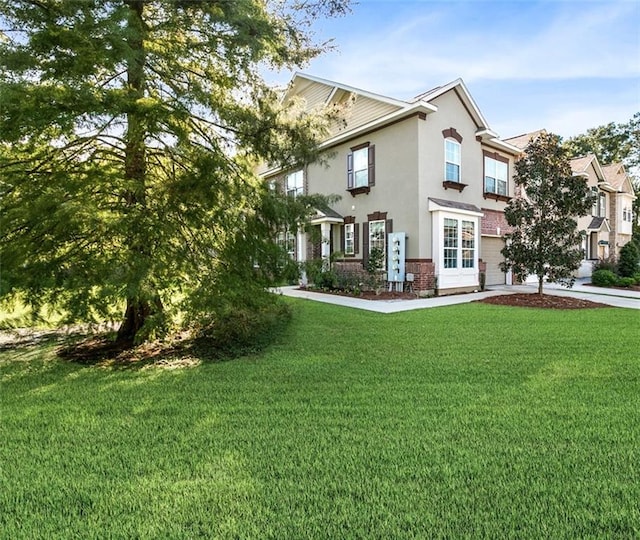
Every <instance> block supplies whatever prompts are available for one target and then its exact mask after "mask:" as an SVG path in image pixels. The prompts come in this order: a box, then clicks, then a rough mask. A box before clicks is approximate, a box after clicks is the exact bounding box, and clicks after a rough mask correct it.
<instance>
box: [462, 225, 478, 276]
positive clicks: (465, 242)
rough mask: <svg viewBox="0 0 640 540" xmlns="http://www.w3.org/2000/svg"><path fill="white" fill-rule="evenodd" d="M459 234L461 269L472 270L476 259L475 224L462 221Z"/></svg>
mask: <svg viewBox="0 0 640 540" xmlns="http://www.w3.org/2000/svg"><path fill="white" fill-rule="evenodd" d="M460 232H461V239H462V268H473V267H474V266H475V262H474V261H475V259H476V256H475V253H476V234H475V223H474V222H473V221H465V220H463V221H462V230H461V231H460Z"/></svg>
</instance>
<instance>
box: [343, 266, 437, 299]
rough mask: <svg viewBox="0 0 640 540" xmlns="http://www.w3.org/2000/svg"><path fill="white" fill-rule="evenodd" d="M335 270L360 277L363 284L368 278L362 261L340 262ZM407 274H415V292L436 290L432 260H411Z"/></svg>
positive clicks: (406, 267) (407, 267)
mask: <svg viewBox="0 0 640 540" xmlns="http://www.w3.org/2000/svg"><path fill="white" fill-rule="evenodd" d="M334 268H335V269H336V270H337V271H342V272H347V273H349V274H351V275H354V276H360V278H361V280H362V282H363V283H364V282H366V279H367V278H368V274H367V272H366V271H365V270H364V269H363V268H362V261H361V260H349V261H338V262H336V263H335V266H334ZM405 269H406V272H407V273H409V274H413V277H414V281H413V290H414V291H416V292H420V291H431V290H433V289H434V285H435V283H434V276H435V265H434V264H433V261H432V260H431V259H409V260H407V262H406V266H405Z"/></svg>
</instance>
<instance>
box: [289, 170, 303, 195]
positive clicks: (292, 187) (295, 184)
mask: <svg viewBox="0 0 640 540" xmlns="http://www.w3.org/2000/svg"><path fill="white" fill-rule="evenodd" d="M286 191H287V195H290V196H291V197H297V196H298V195H302V194H303V193H304V173H303V171H302V169H300V170H298V171H294V172H292V173H289V174H288V175H287V180H286Z"/></svg>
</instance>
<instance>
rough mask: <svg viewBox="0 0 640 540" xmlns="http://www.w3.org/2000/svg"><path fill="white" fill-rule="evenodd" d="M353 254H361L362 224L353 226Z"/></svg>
mask: <svg viewBox="0 0 640 540" xmlns="http://www.w3.org/2000/svg"><path fill="white" fill-rule="evenodd" d="M353 253H354V254H355V253H360V224H359V223H354V224H353Z"/></svg>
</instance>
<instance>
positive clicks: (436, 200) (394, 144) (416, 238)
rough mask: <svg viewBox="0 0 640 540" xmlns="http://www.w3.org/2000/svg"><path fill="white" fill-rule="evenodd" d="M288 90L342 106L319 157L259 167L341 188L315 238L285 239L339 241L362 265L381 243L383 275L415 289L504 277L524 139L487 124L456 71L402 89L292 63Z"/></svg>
mask: <svg viewBox="0 0 640 540" xmlns="http://www.w3.org/2000/svg"><path fill="white" fill-rule="evenodd" d="M293 98H295V99H298V100H299V99H302V100H304V103H305V105H306V109H307V110H309V111H311V110H314V109H317V108H321V107H325V106H331V105H337V106H340V105H343V106H344V109H345V110H346V115H345V116H344V118H342V119H341V120H340V121H336V122H334V123H333V126H332V130H331V133H330V135H329V137H328V138H327V139H326V140H325V141H324V142H323V143H322V145H321V148H322V150H323V152H324V160H325V163H313V164H306V165H304V166H302V167H300V168H299V169H295V170H290V171H281V170H275V169H271V170H263V171H262V174H263V176H264V177H265V178H266V179H267V180H268V181H269V182H275V184H276V185H279V186H281V189H283V190H285V191H286V192H287V193H291V194H292V195H295V194H297V193H321V194H326V195H331V194H337V195H340V196H341V199H340V200H339V201H338V202H336V203H335V204H333V205H332V208H322V209H318V211H317V214H316V215H315V216H314V217H313V219H312V222H311V223H312V224H313V225H314V226H316V227H318V228H319V231H320V233H321V237H322V242H320V243H319V244H317V243H316V244H314V243H313V242H311V241H310V240H309V238H308V237H307V236H306V235H304V234H302V233H299V234H298V235H297V236H296V237H295V238H292V237H290V236H286V234H285V235H284V236H283V238H282V239H281V240H282V242H283V243H285V244H286V245H287V249H288V251H289V252H290V253H291V254H292V255H293V256H294V257H295V258H296V259H297V260H298V261H304V260H308V259H311V258H317V257H323V258H328V257H329V256H330V255H331V254H332V253H337V252H339V253H341V254H342V255H341V260H340V261H339V263H338V265H339V267H340V268H342V269H343V270H348V269H351V270H353V271H362V269H363V268H364V267H366V264H367V260H368V258H369V254H370V253H371V250H372V249H374V248H380V249H381V250H382V251H383V252H384V253H385V255H386V257H385V258H386V260H385V265H384V269H385V270H386V271H387V274H388V280H389V281H390V282H395V283H398V284H400V283H402V282H406V281H412V283H413V287H414V289H416V290H418V291H429V290H433V289H434V288H436V287H437V288H438V289H439V290H440V292H441V293H443V294H446V293H447V292H449V293H452V292H458V291H470V290H474V289H478V288H479V287H480V284H481V274H483V277H484V278H486V284H487V285H497V284H503V283H505V280H506V278H505V274H504V273H503V272H501V271H500V268H499V264H500V262H501V261H502V260H503V257H502V255H501V253H500V250H501V249H502V247H503V245H504V243H503V239H502V235H503V234H504V233H505V232H506V230H507V224H506V221H505V218H504V208H505V206H506V204H507V203H508V201H509V200H510V198H511V197H513V196H514V184H513V180H512V177H513V164H514V159H515V158H516V157H517V156H518V155H519V154H520V149H519V148H518V147H517V146H514V145H513V144H509V143H508V142H505V141H503V140H501V139H500V138H499V137H498V135H497V134H496V133H494V132H493V131H492V130H491V128H490V127H489V124H488V123H487V121H486V119H485V118H484V116H483V115H482V113H481V112H480V110H479V109H478V106H477V105H476V103H475V101H474V100H473V98H472V97H471V95H470V93H469V91H468V89H467V87H466V85H465V84H464V82H463V81H462V80H461V79H457V80H455V81H453V82H450V83H448V84H446V85H444V86H439V87H437V88H434V89H432V90H430V91H428V92H425V93H424V94H421V95H419V96H417V97H416V98H414V99H412V100H409V101H403V100H398V99H393V98H389V97H385V96H380V95H377V94H373V93H371V92H367V91H365V90H360V89H357V88H353V87H350V86H347V85H344V84H339V83H336V82H332V81H328V80H324V79H320V78H317V77H312V76H309V75H303V74H296V75H295V76H294V78H293V80H292V82H291V84H290V86H289V89H288V91H287V93H286V95H285V97H284V99H285V100H286V99H293Z"/></svg>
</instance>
